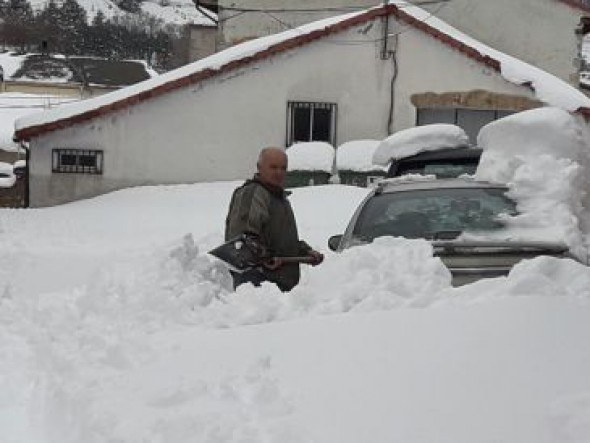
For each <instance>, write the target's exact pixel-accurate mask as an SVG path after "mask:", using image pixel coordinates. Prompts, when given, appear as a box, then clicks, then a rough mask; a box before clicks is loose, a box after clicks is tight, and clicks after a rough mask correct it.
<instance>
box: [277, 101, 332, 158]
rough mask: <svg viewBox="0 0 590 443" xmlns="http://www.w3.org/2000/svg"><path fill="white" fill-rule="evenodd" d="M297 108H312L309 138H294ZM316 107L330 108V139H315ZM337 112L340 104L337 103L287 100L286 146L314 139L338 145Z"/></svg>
mask: <svg viewBox="0 0 590 443" xmlns="http://www.w3.org/2000/svg"><path fill="white" fill-rule="evenodd" d="M297 108H309V109H311V112H310V121H309V140H294V138H295V124H294V119H295V112H294V111H295V109H297ZM315 109H329V110H330V127H329V137H328V138H329V140H314V139H313V132H314V110H315ZM337 114H338V105H337V104H336V103H331V102H312V101H298V100H289V101H287V134H286V144H285V146H287V147H289V146H291V145H292V144H294V143H303V142H314V141H323V142H326V143H329V144H331V145H332V146H336V129H337V124H336V122H337Z"/></svg>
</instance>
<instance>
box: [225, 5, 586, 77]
mask: <svg viewBox="0 0 590 443" xmlns="http://www.w3.org/2000/svg"><path fill="white" fill-rule="evenodd" d="M381 3H383V1H379V0H323V1H318V0H299V1H298V2H296V4H295V3H294V2H293V1H291V0H219V19H220V20H219V32H220V36H219V40H220V43H219V44H220V47H227V46H229V45H232V44H235V43H237V42H241V41H244V40H248V39H251V38H255V37H261V36H264V35H268V34H272V33H276V32H281V31H284V30H286V29H289V28H290V27H295V26H300V25H302V24H304V23H308V22H311V21H313V20H317V19H320V18H323V17H326V16H331V15H337V14H341V13H343V12H347V11H350V10H355V9H358V8H366V7H369V6H376V5H378V4H381ZM413 3H416V4H421V5H422V6H421V7H422V8H423V9H425V10H426V11H428V12H429V13H431V14H433V15H434V16H435V17H437V18H439V19H442V20H444V21H445V22H447V23H448V24H450V25H451V26H453V27H455V28H457V29H459V30H460V31H462V32H464V33H466V34H468V35H470V36H471V37H473V38H475V39H477V40H479V41H481V42H482V43H485V44H487V45H489V46H492V47H493V48H495V49H497V50H499V51H502V52H505V53H507V54H510V55H512V56H514V57H517V58H519V59H521V60H523V61H526V62H528V63H531V64H533V65H535V66H538V67H540V68H542V69H544V70H546V71H548V72H550V73H552V74H553V75H556V76H557V77H559V78H561V79H562V80H565V81H567V82H569V83H570V84H572V85H576V86H577V85H578V73H579V68H580V61H581V60H580V58H581V53H580V52H581V51H580V45H581V41H582V40H581V39H582V37H583V35H584V34H586V33H588V31H589V30H590V29H588V24H587V21H588V18H589V17H590V3H588V2H587V1H584V0H493V1H490V0H451V1H444V0H441V1H433V2H420V1H414V2H413ZM406 4H409V2H406ZM401 7H403V5H402V6H401Z"/></svg>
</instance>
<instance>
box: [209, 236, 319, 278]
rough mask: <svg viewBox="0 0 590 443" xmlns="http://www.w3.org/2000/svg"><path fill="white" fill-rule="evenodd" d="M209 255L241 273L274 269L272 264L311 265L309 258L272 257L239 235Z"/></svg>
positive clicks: (254, 240)
mask: <svg viewBox="0 0 590 443" xmlns="http://www.w3.org/2000/svg"><path fill="white" fill-rule="evenodd" d="M209 254H211V255H213V256H214V257H217V258H218V259H219V260H221V261H223V262H224V263H226V264H227V265H228V266H229V267H230V269H231V270H232V271H234V272H238V273H242V272H245V271H248V270H250V269H254V268H257V267H260V266H263V267H265V268H267V269H271V270H272V269H275V267H273V263H276V262H277V261H279V262H281V263H313V262H314V258H313V257H310V256H296V257H273V256H271V255H270V254H269V252H268V250H267V249H266V248H265V247H264V246H263V245H261V244H260V243H259V242H258V241H257V240H256V238H254V237H252V236H251V235H247V234H241V235H239V236H238V237H236V238H234V239H232V240H229V241H227V242H225V243H223V244H222V245H220V246H218V247H216V248H214V249H212V250H210V251H209Z"/></svg>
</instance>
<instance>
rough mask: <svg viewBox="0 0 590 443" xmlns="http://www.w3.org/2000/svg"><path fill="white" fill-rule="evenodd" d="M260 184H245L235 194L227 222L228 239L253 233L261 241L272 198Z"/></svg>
mask: <svg viewBox="0 0 590 443" xmlns="http://www.w3.org/2000/svg"><path fill="white" fill-rule="evenodd" d="M267 194H268V193H267V192H266V191H265V190H264V189H263V188H262V187H260V186H256V185H250V186H245V187H243V188H241V189H239V190H238V191H236V193H235V194H234V196H233V197H232V201H231V204H230V209H229V214H228V217H227V224H226V239H228V240H229V239H231V238H233V237H236V236H238V235H240V234H245V233H247V234H252V235H255V236H257V237H259V239H260V240H261V241H263V242H264V241H265V239H264V227H265V225H266V223H267V222H268V219H269V206H270V199H269V197H268V195H267Z"/></svg>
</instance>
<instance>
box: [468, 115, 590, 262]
mask: <svg viewBox="0 0 590 443" xmlns="http://www.w3.org/2000/svg"><path fill="white" fill-rule="evenodd" d="M586 132H587V130H586V129H585V127H584V126H583V123H581V122H579V121H578V120H577V118H576V117H573V116H572V115H570V114H569V113H567V112H565V111H563V110H560V109H557V108H539V109H534V110H530V111H525V112H521V113H518V114H514V115H511V116H508V117H505V118H503V119H500V120H497V121H495V122H492V123H490V124H488V125H486V126H485V127H483V128H482V130H481V131H480V133H479V136H478V145H479V146H481V147H482V148H483V149H484V152H483V155H482V158H481V160H480V164H479V167H478V169H477V172H476V175H475V178H476V179H478V180H486V181H492V182H499V183H506V184H508V186H509V189H510V192H509V194H508V195H509V196H510V197H511V198H513V199H514V200H515V201H516V202H517V209H518V210H519V212H520V213H521V214H520V215H518V216H516V217H513V218H511V219H510V220H508V226H509V231H510V234H511V235H513V236H515V237H519V238H520V237H530V236H531V235H534V236H535V237H536V238H537V239H545V240H547V241H561V242H565V243H566V244H567V245H568V246H569V247H570V249H571V250H572V252H573V253H574V254H575V255H577V256H578V257H580V258H582V259H584V260H586V259H587V253H588V252H587V250H586V248H585V247H584V245H583V243H584V240H583V232H582V231H584V230H586V229H588V226H583V225H582V224H583V223H585V222H584V220H587V218H588V216H587V215H588V212H587V211H588V208H589V207H588V206H586V207H584V206H585V205H584V201H585V200H586V199H587V198H588V195H587V190H588V189H590V150H589V149H588V142H587V139H586V138H585V137H587V135H586Z"/></svg>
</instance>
